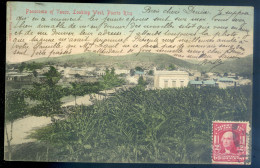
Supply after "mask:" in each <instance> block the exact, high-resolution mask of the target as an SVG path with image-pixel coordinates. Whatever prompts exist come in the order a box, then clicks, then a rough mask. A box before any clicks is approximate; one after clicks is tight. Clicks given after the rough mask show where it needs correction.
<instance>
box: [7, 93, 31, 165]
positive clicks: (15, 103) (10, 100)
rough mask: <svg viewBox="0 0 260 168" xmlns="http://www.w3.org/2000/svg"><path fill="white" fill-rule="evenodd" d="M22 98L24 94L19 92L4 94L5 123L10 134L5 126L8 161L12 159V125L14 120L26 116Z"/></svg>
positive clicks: (25, 104) (25, 106)
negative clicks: (8, 127) (8, 126)
mask: <svg viewBox="0 0 260 168" xmlns="http://www.w3.org/2000/svg"><path fill="white" fill-rule="evenodd" d="M24 98H25V96H24V93H23V91H20V90H15V91H10V92H8V93H7V94H6V101H5V102H6V108H5V122H9V123H10V125H11V128H10V134H9V133H8V131H7V127H6V125H5V128H6V132H5V133H6V139H7V147H8V160H9V161H10V160H11V159H12V146H11V142H12V140H13V123H14V121H15V120H17V119H19V118H22V117H23V116H25V115H27V114H28V111H27V107H28V105H27V103H26V102H25V100H24ZM5 124H6V123H5Z"/></svg>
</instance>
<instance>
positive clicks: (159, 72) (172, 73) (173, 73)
mask: <svg viewBox="0 0 260 168" xmlns="http://www.w3.org/2000/svg"><path fill="white" fill-rule="evenodd" d="M154 74H155V75H189V74H188V72H186V71H155V72H154Z"/></svg>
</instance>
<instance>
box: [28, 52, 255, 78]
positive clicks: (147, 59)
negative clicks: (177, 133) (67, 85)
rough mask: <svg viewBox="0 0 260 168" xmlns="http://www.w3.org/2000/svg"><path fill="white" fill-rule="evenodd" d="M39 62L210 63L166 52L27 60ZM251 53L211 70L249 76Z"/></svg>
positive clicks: (194, 65)
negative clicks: (181, 57) (174, 55)
mask: <svg viewBox="0 0 260 168" xmlns="http://www.w3.org/2000/svg"><path fill="white" fill-rule="evenodd" d="M33 61H34V62H40V63H46V64H49V63H53V64H61V65H63V64H69V65H71V66H79V67H80V66H85V65H87V66H99V65H101V66H102V65H106V66H113V67H119V68H134V67H136V66H142V67H144V68H147V69H152V68H153V67H157V68H164V67H167V66H169V65H170V64H174V65H175V66H176V67H180V68H186V69H196V70H199V71H205V72H208V71H209V70H210V69H211V67H212V66H214V65H212V64H206V65H199V64H198V61H197V60H195V61H194V63H192V60H189V61H187V60H181V59H178V58H175V57H172V56H170V55H167V54H155V53H140V54H138V55H137V54H129V55H125V56H105V55H99V54H96V53H90V52H89V53H82V54H74V55H66V56H60V57H54V58H39V59H34V60H30V61H29V62H33ZM252 67H253V55H249V56H247V57H244V58H240V59H236V60H226V61H224V64H221V65H218V66H216V67H215V68H213V69H212V70H211V71H212V72H219V73H224V72H234V73H238V74H240V75H243V76H250V75H251V74H252V72H253V68H252Z"/></svg>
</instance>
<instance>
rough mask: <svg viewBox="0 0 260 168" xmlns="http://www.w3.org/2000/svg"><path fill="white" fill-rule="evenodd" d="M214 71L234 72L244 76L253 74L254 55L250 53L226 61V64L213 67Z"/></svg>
mask: <svg viewBox="0 0 260 168" xmlns="http://www.w3.org/2000/svg"><path fill="white" fill-rule="evenodd" d="M212 72H220V73H225V72H232V73H237V74H239V75H242V76H248V77H249V76H252V74H253V55H249V56H246V57H243V58H240V59H232V60H227V61H224V64H221V65H219V66H217V67H216V68H214V69H212Z"/></svg>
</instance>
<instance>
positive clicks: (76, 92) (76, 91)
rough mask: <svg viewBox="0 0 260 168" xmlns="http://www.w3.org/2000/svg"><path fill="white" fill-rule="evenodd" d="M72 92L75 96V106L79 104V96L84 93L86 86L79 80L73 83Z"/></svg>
mask: <svg viewBox="0 0 260 168" xmlns="http://www.w3.org/2000/svg"><path fill="white" fill-rule="evenodd" d="M71 86H72V88H71V94H72V95H73V96H74V97H75V106H76V105H77V96H83V95H84V88H83V87H81V85H80V84H79V83H77V82H73V83H71Z"/></svg>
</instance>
